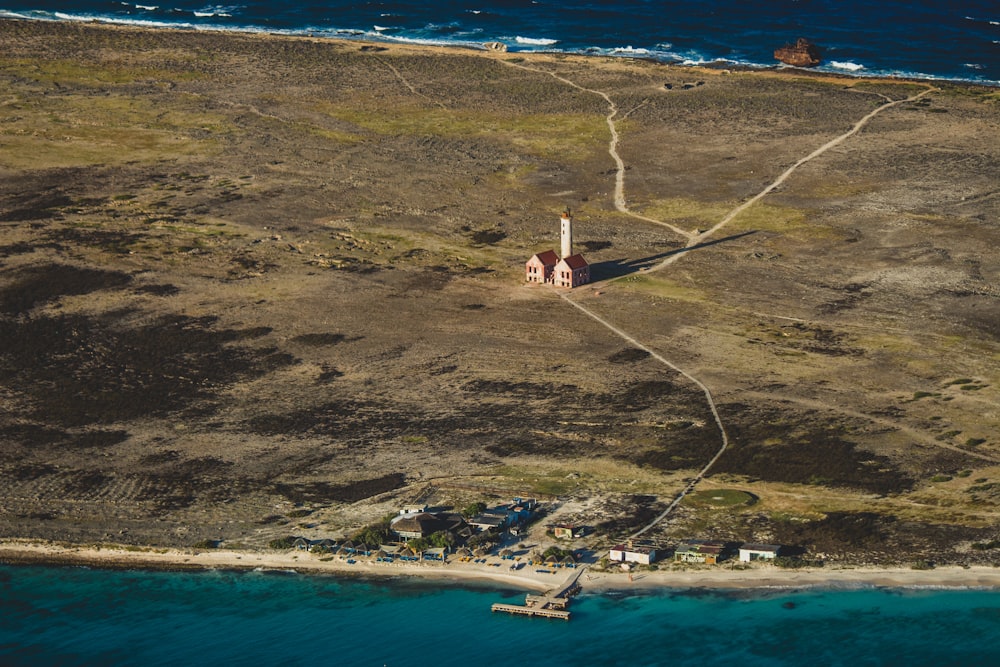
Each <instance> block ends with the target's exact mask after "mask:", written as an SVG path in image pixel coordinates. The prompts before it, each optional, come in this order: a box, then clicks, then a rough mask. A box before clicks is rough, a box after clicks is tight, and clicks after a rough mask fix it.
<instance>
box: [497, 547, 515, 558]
mask: <svg viewBox="0 0 1000 667" xmlns="http://www.w3.org/2000/svg"><path fill="white" fill-rule="evenodd" d="M513 556H514V552H513V551H512V550H511V549H504V550H503V551H501V552H500V557H501V558H513Z"/></svg>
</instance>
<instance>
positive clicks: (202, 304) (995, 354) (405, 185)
mask: <svg viewBox="0 0 1000 667" xmlns="http://www.w3.org/2000/svg"><path fill="white" fill-rule="evenodd" d="M0 47H2V48H0V341H2V343H3V344H2V345H0V405H2V410H0V443H2V444H0V479H2V484H0V536H4V537H39V538H48V539H55V540H65V541H75V542H100V541H114V542H120V543H132V544H147V545H163V546H190V545H192V544H195V543H198V542H200V541H203V540H207V539H213V540H215V539H218V540H224V541H225V542H226V544H227V545H228V546H233V547H239V545H245V546H260V545H263V544H266V543H267V542H268V541H269V540H271V539H273V538H275V537H279V536H283V535H287V534H289V533H293V534H304V535H309V536H312V537H320V536H327V535H334V536H336V535H343V534H347V533H350V532H351V530H353V529H354V528H356V527H358V526H360V525H362V524H364V523H366V522H368V521H371V520H374V519H377V518H379V517H381V516H383V515H384V514H386V513H387V512H392V511H394V510H395V509H396V508H397V507H398V506H399V505H400V504H404V503H409V502H411V501H413V500H415V499H417V498H420V499H423V500H427V501H429V502H431V503H432V504H438V505H452V506H458V507H461V506H464V504H466V503H468V502H470V501H472V500H478V499H481V498H484V497H487V498H488V497H490V496H491V495H493V494H496V495H498V496H503V495H508V494H522V495H523V494H541V495H546V496H558V497H559V498H560V501H561V503H562V506H561V508H560V510H558V512H559V516H560V517H561V518H564V519H567V520H576V521H579V522H582V523H587V524H590V525H592V526H594V527H595V528H597V531H596V532H595V533H594V534H593V535H592V536H591V537H590V538H588V543H590V544H594V545H596V544H600V543H603V542H606V541H608V540H611V539H616V538H620V537H622V536H624V535H627V534H628V533H629V532H630V531H632V530H635V529H637V528H639V527H641V526H642V525H644V522H646V521H648V520H649V519H651V518H652V517H654V516H656V515H657V514H659V513H660V512H661V511H662V510H663V508H665V507H666V506H667V505H668V504H669V503H670V501H671V500H672V499H673V498H674V497H675V496H676V495H677V493H678V492H679V491H680V490H681V489H682V488H683V487H684V486H685V484H686V480H689V479H690V478H692V477H693V476H695V475H697V474H698V471H699V470H700V469H701V468H702V466H704V465H705V464H706V463H707V462H708V461H709V460H710V459H711V458H712V456H714V455H715V453H716V452H717V451H718V450H719V448H720V443H721V433H720V430H719V428H718V426H717V424H716V422H715V420H714V418H713V416H712V413H711V412H710V408H709V404H708V403H707V401H706V394H705V391H703V389H702V388H701V387H699V386H698V385H696V384H694V383H693V382H692V381H691V379H690V378H696V379H697V380H698V381H699V382H701V383H702V384H703V385H704V387H705V388H707V390H708V391H709V392H710V394H711V396H712V397H713V398H714V401H715V403H716V405H717V407H718V412H719V418H720V421H721V423H722V425H723V428H724V429H725V432H726V434H727V435H728V438H729V441H730V445H729V447H728V449H727V450H726V451H725V452H724V453H723V455H722V456H721V457H720V458H719V460H718V461H717V462H716V464H715V465H714V466H713V467H712V469H711V470H710V471H709V473H708V474H707V476H706V477H705V478H704V479H703V480H702V481H701V482H700V483H699V486H698V487H697V488H698V493H697V494H695V495H693V496H692V497H691V498H689V499H685V500H684V501H683V502H682V503H681V504H680V505H679V506H678V508H677V509H676V510H675V511H674V512H673V513H672V514H671V515H670V516H669V517H668V518H667V519H666V520H665V521H664V522H663V523H662V524H660V525H659V526H658V527H657V528H655V529H653V530H652V531H650V533H649V535H650V536H653V537H656V538H658V539H662V540H664V541H667V542H669V541H671V540H674V539H677V538H680V537H713V538H724V539H733V540H741V541H743V540H746V541H765V542H769V541H778V542H782V543H787V544H795V545H800V546H802V547H804V548H806V549H808V550H809V552H810V553H813V554H822V555H824V556H825V557H826V558H828V559H831V560H843V561H850V562H869V563H890V562H892V563H900V562H901V563H908V562H913V561H917V560H932V561H936V562H954V563H964V562H982V563H990V562H993V560H995V559H996V554H997V553H1000V552H997V551H995V549H993V548H984V547H991V546H995V545H993V542H994V540H997V539H998V538H1000V530H998V529H997V527H996V526H997V519H998V518H1000V440H998V437H997V433H998V426H1000V326H998V322H1000V250H998V248H1000V222H998V221H1000V215H998V213H1000V194H998V192H1000V168H998V165H1000V94H998V93H997V91H996V90H995V89H980V88H973V87H967V86H954V85H950V84H936V88H935V89H934V90H932V91H931V92H929V93H928V94H926V95H924V96H923V97H921V98H920V99H918V100H915V101H912V102H905V103H901V104H898V105H896V106H893V107H891V108H888V109H886V110H884V111H882V112H880V113H879V114H878V115H877V116H875V117H874V118H872V119H871V121H870V122H868V123H867V124H866V125H865V126H864V127H863V128H862V129H861V130H860V131H859V132H858V133H856V134H855V135H853V136H851V137H849V138H847V139H845V140H844V141H843V142H842V143H840V144H839V145H837V146H836V147H834V148H831V149H830V150H829V151H827V152H825V153H823V154H822V155H821V156H819V157H817V158H816V159H813V160H811V161H809V162H808V163H806V164H803V165H802V166H801V167H799V168H798V169H796V170H795V172H794V173H793V174H792V175H791V176H790V177H789V178H788V179H787V180H786V181H785V182H784V183H783V184H782V185H781V186H779V187H778V188H777V189H776V190H775V191H774V192H772V193H770V194H768V195H767V196H766V197H764V198H763V199H761V200H760V201H759V202H757V203H755V204H754V205H753V206H751V207H750V208H748V209H747V210H746V211H744V212H743V213H741V214H740V215H738V216H737V217H735V218H734V219H733V220H732V222H730V223H729V224H728V225H727V226H726V227H725V228H724V229H721V230H719V231H718V233H716V234H715V235H714V236H712V238H710V239H706V241H708V242H706V243H703V244H701V245H700V246H699V247H697V248H695V249H693V250H691V251H689V252H686V253H684V254H683V255H682V256H680V257H678V258H677V259H676V261H673V262H672V263H670V264H669V265H666V266H663V265H661V264H660V263H661V262H662V261H663V260H664V259H666V258H668V257H670V256H671V253H674V252H676V251H678V250H679V249H682V248H684V246H685V245H686V243H687V242H688V240H689V238H688V236H686V235H684V234H679V233H677V232H675V231H673V230H671V228H670V227H669V226H673V227H674V228H676V229H678V230H681V231H684V232H687V233H688V234H690V233H695V232H697V231H698V230H707V229H710V228H712V227H713V226H714V225H715V224H716V223H717V222H719V221H720V220H721V219H722V218H723V217H724V216H725V215H726V214H727V213H728V212H730V211H731V210H733V209H734V208H735V207H736V206H738V205H739V204H740V203H741V202H743V201H746V200H747V199H749V198H750V197H753V196H754V195H756V194H758V193H760V192H761V191H762V190H763V189H764V188H765V187H767V185H768V184H770V183H772V182H773V181H774V180H775V179H776V178H777V177H778V176H779V175H780V174H781V173H782V172H784V171H785V170H786V169H788V168H789V167H790V166H792V165H793V164H795V163H796V162H797V161H798V160H800V159H802V158H804V157H806V156H807V155H809V154H810V153H811V152H813V151H814V150H816V149H817V148H819V147H820V146H822V145H823V144H825V143H826V142H828V141H830V140H831V139H834V138H835V137H837V136H840V135H842V134H844V133H845V132H847V131H848V130H850V129H851V127H852V126H853V125H854V124H855V123H857V122H858V121H859V120H860V119H861V118H862V117H864V116H865V115H866V114H868V113H869V112H871V111H873V110H874V109H876V108H877V107H879V106H880V105H882V104H886V103H887V102H889V101H893V100H904V99H906V98H909V97H912V96H915V95H916V94H918V93H920V92H922V91H925V90H926V89H927V88H928V86H927V85H925V84H922V83H919V82H906V81H876V80H856V79H846V78H832V77H820V76H813V75H806V74H804V73H802V72H796V71H794V70H782V71H774V72H754V73H747V72H727V71H721V70H697V69H690V68H678V67H669V66H665V65H661V64H655V63H650V62H644V61H635V60H621V59H605V58H578V57H568V56H532V57H530V58H529V57H522V56H520V55H515V54H488V53H480V52H472V51H461V50H443V49H431V48H420V49H418V48H408V47H401V46H391V47H387V46H384V45H365V44H361V43H359V42H333V41H319V40H310V39H296V38H278V37H271V36H262V35H236V34H230V35H222V34H213V33H200V32H184V31H168V30H160V31H142V30H131V29H130V30H125V29H119V28H111V27H101V26H91V25H70V24H47V23H38V22H34V23H29V22H16V21H0ZM553 74H554V75H556V76H553ZM667 83H669V84H671V85H670V87H669V88H668V87H666V86H665V85H664V84H667ZM598 93H603V94H604V95H606V96H607V97H606V98H605V97H603V96H602V95H601V94H598ZM609 101H610V102H612V103H613V104H614V105H615V107H616V108H617V112H618V113H617V114H616V115H615V116H614V117H613V118H612V125H613V126H614V127H615V129H616V132H617V133H618V135H619V140H618V143H617V152H618V154H619V155H620V156H621V159H622V160H623V162H624V172H623V173H624V196H625V201H626V203H627V206H628V209H629V210H630V211H631V212H632V213H635V214H638V215H641V216H643V217H646V218H651V219H653V220H656V221H661V222H663V223H665V224H666V225H669V226H664V225H661V224H655V223H654V222H648V221H644V220H642V219H639V218H637V217H634V216H631V215H628V214H627V213H626V212H623V211H620V210H618V209H617V208H616V207H615V202H614V190H615V178H616V173H617V169H616V164H615V162H614V160H613V159H612V156H611V155H610V154H609V150H608V147H609V141H610V140H611V133H610V129H609V123H608V121H607V116H608V114H609V112H610V111H611V109H610V108H609ZM566 207H569V208H571V209H572V210H573V214H574V220H575V232H576V243H577V245H576V247H577V249H579V250H580V251H582V252H584V253H585V254H586V256H587V258H588V259H589V260H590V262H591V263H592V265H593V272H594V275H595V277H596V278H597V282H596V283H595V284H593V285H590V286H587V287H584V288H579V289H577V290H574V291H573V293H572V294H571V295H569V297H568V298H569V299H572V300H573V301H574V302H577V303H579V304H580V305H581V306H583V307H584V308H586V309H587V310H589V311H590V312H592V313H594V314H596V315H598V316H599V317H601V318H603V319H604V320H605V321H607V322H608V323H610V324H612V325H613V326H615V327H617V328H619V329H621V330H622V331H624V332H627V334H628V335H629V336H630V337H632V338H633V339H634V340H635V341H638V342H640V343H641V345H642V346H644V347H645V348H647V349H646V350H643V349H639V348H638V347H636V346H635V345H632V344H630V343H629V342H627V341H626V340H624V339H623V338H622V337H620V336H618V335H616V334H615V333H614V332H612V331H611V330H610V329H609V328H606V327H604V326H602V325H601V324H599V323H598V322H597V321H595V320H594V319H592V318H590V317H588V316H587V315H586V314H585V313H582V312H581V311H580V310H578V309H577V308H574V307H573V306H572V305H571V304H570V303H567V302H566V300H564V299H563V298H560V295H559V294H558V293H557V292H556V291H554V290H553V289H550V288H548V287H541V286H527V285H525V284H524V283H523V263H524V261H525V260H526V259H527V258H528V257H529V256H530V255H531V254H532V253H534V252H538V251H541V250H545V249H548V248H557V247H558V238H557V234H558V218H559V213H560V212H561V211H562V210H563V209H564V208H566ZM650 350H651V351H654V352H655V355H652V354H650V353H649V351H650ZM656 355H658V356H660V357H662V358H663V359H665V360H668V361H669V363H670V364H673V365H674V366H675V367H676V368H678V369H681V370H683V371H684V373H686V374H687V375H688V376H689V377H687V376H685V375H683V374H680V373H678V372H677V371H676V370H674V369H673V368H671V367H670V366H668V365H666V364H664V363H662V361H660V360H658V359H657V358H656ZM713 489H715V490H721V491H720V494H721V495H719V496H718V498H720V499H727V498H731V497H746V498H748V499H749V500H748V501H747V502H739V503H728V502H722V501H719V502H713V498H715V497H716V496H713V495H711V494H710V493H709V494H708V495H706V494H705V493H704V492H706V491H707V492H711V491H712V490H713ZM722 491H725V493H723V492H722ZM730 491H740V492H744V495H739V494H732V493H730ZM998 544H1000V543H998ZM973 545H975V546H976V548H974V546H973Z"/></svg>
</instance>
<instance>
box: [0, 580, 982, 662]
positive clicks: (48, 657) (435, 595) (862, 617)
mask: <svg viewBox="0 0 1000 667" xmlns="http://www.w3.org/2000/svg"><path fill="white" fill-rule="evenodd" d="M522 599H523V593H522V592H520V591H510V590H507V591H502V590H496V589H488V588H479V589H470V588H463V587H457V586H454V587H452V586H443V585H441V584H436V583H429V582H408V581H404V580H395V581H363V580H349V579H339V578H333V577H321V576H301V575H297V574H275V573H261V572H243V573H240V572H199V573H168V572H124V571H100V570H90V569H85V568H43V567H0V664H3V665H59V664H73V665H108V664H113V665H175V664H194V665H200V664H210V663H211V664H216V665H218V664H234V663H237V662H240V663H244V664H251V665H258V664H260V665H263V664H267V665H271V664H278V665H312V664H316V663H317V661H320V662H332V663H333V664H351V665H424V664H428V665H431V664H432V665H438V666H448V665H460V666H462V667H468V666H469V665H470V664H480V665H483V664H486V665H493V664H504V665H514V664H524V665H530V664H541V665H546V667H549V666H553V667H555V666H559V665H593V664H605V665H615V664H627V665H635V666H641V665H687V664H692V665H693V664H698V665H723V664H725V665H734V664H740V665H800V664H803V663H806V662H807V663H809V664H815V665H852V666H853V665H910V666H913V665H952V664H960V663H971V664H997V663H1000V641H998V640H1000V593H997V592H991V591H977V590H960V591H954V590H882V589H874V588H869V589H855V590H825V591H756V592H748V591H738V592H736V591H734V592H704V591H702V592H683V591H664V592H661V593H657V594H644V595H627V594H606V595H588V594H586V593H585V594H584V595H582V596H581V597H579V598H577V600H576V601H574V603H573V605H572V612H573V619H572V620H571V621H569V622H566V621H557V620H545V619H532V618H524V617H514V616H507V615H502V614H493V613H492V612H491V611H490V605H491V604H492V603H493V602H500V601H506V602H514V603H519V602H520V601H521V600H522Z"/></svg>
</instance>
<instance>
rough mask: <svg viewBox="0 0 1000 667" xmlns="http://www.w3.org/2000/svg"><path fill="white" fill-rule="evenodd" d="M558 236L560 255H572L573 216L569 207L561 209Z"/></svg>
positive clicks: (564, 256) (565, 256)
mask: <svg viewBox="0 0 1000 667" xmlns="http://www.w3.org/2000/svg"><path fill="white" fill-rule="evenodd" d="M559 238H560V239H561V240H562V248H561V249H562V254H561V255H560V257H562V258H563V259H566V258H567V257H572V256H573V216H572V215H571V214H570V212H569V209H567V210H565V211H563V214H562V217H561V218H560V219H559Z"/></svg>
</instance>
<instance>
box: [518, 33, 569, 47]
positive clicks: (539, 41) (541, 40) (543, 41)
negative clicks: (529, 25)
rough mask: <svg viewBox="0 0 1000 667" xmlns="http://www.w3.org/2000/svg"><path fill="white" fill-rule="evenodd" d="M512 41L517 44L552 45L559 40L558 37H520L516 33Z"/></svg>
mask: <svg viewBox="0 0 1000 667" xmlns="http://www.w3.org/2000/svg"><path fill="white" fill-rule="evenodd" d="M514 41H515V42H517V43H518V44H527V45H529V46H552V45H553V44H556V43H558V42H559V40H558V39H547V38H545V37H521V36H520V35H518V36H517V37H515V38H514Z"/></svg>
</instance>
